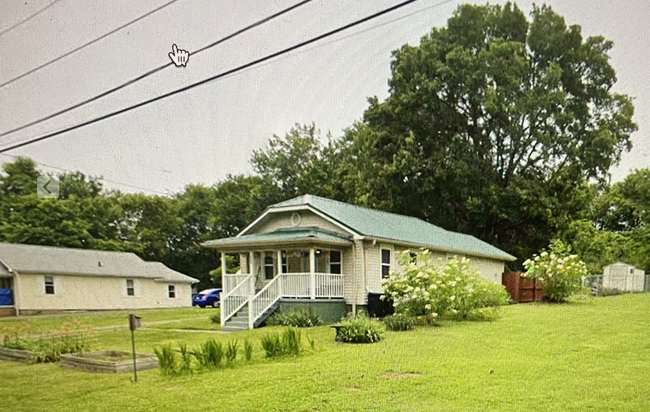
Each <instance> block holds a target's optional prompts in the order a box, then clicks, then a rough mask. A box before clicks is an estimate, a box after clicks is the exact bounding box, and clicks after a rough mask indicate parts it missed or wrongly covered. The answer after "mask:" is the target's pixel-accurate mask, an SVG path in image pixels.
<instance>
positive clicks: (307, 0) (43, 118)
mask: <svg viewBox="0 0 650 412" xmlns="http://www.w3.org/2000/svg"><path fill="white" fill-rule="evenodd" d="M174 1H176V0H174ZM311 1H312V0H303V1H301V2H300V3H296V4H295V5H293V6H291V7H288V8H286V9H284V10H281V11H279V12H277V13H275V14H272V15H271V16H268V17H266V18H264V19H262V20H259V21H256V22H255V23H253V24H251V25H249V26H246V27H244V28H243V29H241V30H237V31H236V32H234V33H231V34H229V35H227V36H226V37H224V38H221V39H219V40H217V41H215V42H214V43H210V44H208V45H207V46H204V47H201V48H200V49H198V50H196V51H194V52H191V53H190V55H192V56H195V55H197V54H199V53H201V52H204V51H206V50H208V49H210V48H212V47H215V46H217V45H219V44H221V43H223V42H225V41H227V40H230V39H232V38H233V37H236V36H238V35H240V34H242V33H244V32H246V31H249V30H251V29H253V28H255V27H257V26H260V25H262V24H264V23H267V22H269V21H271V20H273V19H275V18H277V17H280V16H281V15H283V14H285V13H288V12H290V11H291V10H294V9H296V8H298V7H300V6H302V5H304V4H307V3H309V2H311ZM173 65H174V63H173V62H169V63H167V64H163V65H162V66H159V67H156V68H155V69H151V70H149V71H148V72H146V73H144V74H142V75H140V76H138V77H136V78H134V79H131V80H129V81H127V82H126V83H122V84H121V85H119V86H116V87H114V88H112V89H110V90H107V91H105V92H103V93H100V94H98V95H96V96H93V97H91V98H89V99H86V100H84V101H82V102H79V103H77V104H75V105H73V106H70V107H67V108H65V109H63V110H59V111H58V112H55V113H52V114H50V115H48V116H45V117H42V118H40V119H38V120H34V121H32V122H29V123H27V124H24V125H22V126H19V127H16V128H14V129H11V130H7V131H6V132H2V133H0V137H3V136H6V135H8V134H11V133H14V132H17V131H20V130H23V129H26V128H28V127H31V126H34V125H37V124H39V123H42V122H44V121H46V120H50V119H52V118H55V117H57V116H60V115H62V114H64V113H68V112H69V111H72V110H75V109H78V108H79V107H82V106H85V105H87V104H88V103H92V102H94V101H96V100H99V99H101V98H103V97H106V96H108V95H109V94H113V93H115V92H116V91H118V90H121V89H124V88H125V87H128V86H130V85H132V84H133V83H136V82H139V81H140V80H142V79H144V78H146V77H149V76H151V75H153V74H155V73H158V72H159V71H161V70H163V69H166V68H167V67H170V66H173ZM0 87H2V85H0Z"/></svg>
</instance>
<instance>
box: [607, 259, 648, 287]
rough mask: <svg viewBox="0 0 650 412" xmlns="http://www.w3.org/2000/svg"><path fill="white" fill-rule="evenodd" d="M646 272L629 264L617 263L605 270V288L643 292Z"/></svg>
mask: <svg viewBox="0 0 650 412" xmlns="http://www.w3.org/2000/svg"><path fill="white" fill-rule="evenodd" d="M644 280H645V272H644V271H643V270H641V269H637V268H635V267H634V266H632V265H628V264H627V263H622V262H616V263H613V264H611V265H609V266H605V267H604V268H603V287H604V288H610V289H618V290H627V291H630V292H643V284H644Z"/></svg>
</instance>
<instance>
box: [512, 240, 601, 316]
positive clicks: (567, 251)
mask: <svg viewBox="0 0 650 412" xmlns="http://www.w3.org/2000/svg"><path fill="white" fill-rule="evenodd" d="M524 268H525V269H526V273H524V274H523V276H524V277H527V278H530V279H536V280H537V283H538V284H539V285H540V286H541V287H542V290H543V291H544V293H545V295H546V299H547V300H549V301H551V302H558V303H559V302H565V301H566V300H567V298H568V297H569V296H571V295H573V294H575V293H578V292H580V290H581V289H582V280H583V278H584V277H586V276H587V275H588V272H587V265H586V264H585V262H583V261H582V260H581V259H580V258H579V257H578V255H572V254H571V247H570V246H568V245H565V244H564V243H562V242H561V241H559V240H554V241H553V242H551V244H550V245H549V250H548V251H547V250H544V251H542V252H541V253H540V254H539V255H534V256H533V258H532V259H528V260H526V261H525V262H524Z"/></svg>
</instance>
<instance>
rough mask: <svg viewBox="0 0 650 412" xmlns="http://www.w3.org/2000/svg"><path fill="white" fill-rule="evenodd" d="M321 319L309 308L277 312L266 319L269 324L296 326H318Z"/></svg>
mask: <svg viewBox="0 0 650 412" xmlns="http://www.w3.org/2000/svg"><path fill="white" fill-rule="evenodd" d="M322 323H323V321H322V319H321V318H320V316H318V315H317V314H315V313H314V311H313V310H312V309H311V308H304V307H301V308H293V309H291V310H289V311H287V312H277V313H275V314H273V316H271V317H270V318H269V319H268V320H267V324H268V325H270V326H293V327H296V328H309V327H312V326H318V325H320V324H322Z"/></svg>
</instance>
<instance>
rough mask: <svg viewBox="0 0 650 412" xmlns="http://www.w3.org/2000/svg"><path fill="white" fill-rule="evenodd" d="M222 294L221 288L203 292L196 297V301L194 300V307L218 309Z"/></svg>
mask: <svg viewBox="0 0 650 412" xmlns="http://www.w3.org/2000/svg"><path fill="white" fill-rule="evenodd" d="M220 294H221V289H220V288H218V289H206V290H202V291H201V292H199V293H197V294H196V295H194V299H192V306H198V307H200V308H204V307H206V306H212V307H213V308H218V307H219V295H220Z"/></svg>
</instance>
